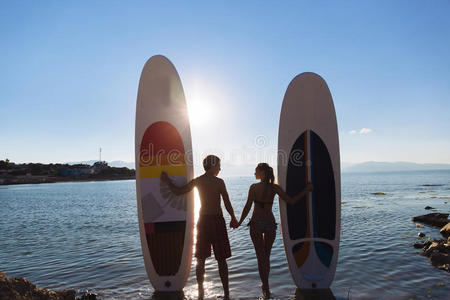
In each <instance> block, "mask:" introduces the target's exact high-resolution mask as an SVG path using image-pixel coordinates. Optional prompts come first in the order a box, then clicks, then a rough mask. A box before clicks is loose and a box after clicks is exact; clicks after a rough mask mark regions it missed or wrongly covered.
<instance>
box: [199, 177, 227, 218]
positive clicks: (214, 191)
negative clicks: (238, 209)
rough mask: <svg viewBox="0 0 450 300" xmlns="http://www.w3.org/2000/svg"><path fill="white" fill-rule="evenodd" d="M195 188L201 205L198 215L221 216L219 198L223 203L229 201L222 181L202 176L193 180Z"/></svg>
mask: <svg viewBox="0 0 450 300" xmlns="http://www.w3.org/2000/svg"><path fill="white" fill-rule="evenodd" d="M195 186H196V187H197V189H198V193H199V196H200V203H201V204H202V206H201V208H200V215H222V209H221V206H220V196H222V197H223V199H224V202H225V203H226V202H227V200H228V201H229V199H228V193H227V190H226V187H225V183H224V182H223V180H222V179H220V178H218V177H216V176H213V175H209V174H203V175H202V176H199V177H197V178H196V179H195Z"/></svg>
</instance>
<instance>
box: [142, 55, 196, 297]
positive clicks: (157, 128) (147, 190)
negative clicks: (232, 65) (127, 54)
mask: <svg viewBox="0 0 450 300" xmlns="http://www.w3.org/2000/svg"><path fill="white" fill-rule="evenodd" d="M188 161H192V149H191V136H190V129H189V120H188V117H187V107H186V101H185V99H184V93H183V90H182V86H181V81H180V79H179V76H178V73H177V72H176V70H175V68H174V67H173V65H172V63H171V62H170V61H169V60H168V59H167V58H165V57H163V56H160V55H158V56H154V57H152V58H150V59H149V60H148V61H147V63H146V65H145V66H144V69H143V71H142V75H141V80H140V83H139V90H138V100H137V107H136V192H137V202H138V217H139V229H140V236H141V245H142V253H143V256H144V261H145V266H146V270H147V274H148V276H149V279H150V282H151V283H152V285H153V286H154V288H155V290H157V291H180V290H182V289H183V287H184V284H185V282H186V280H187V276H188V274H189V271H190V263H191V256H192V240H193V239H192V235H193V209H194V207H193V202H194V201H193V193H187V194H183V195H175V194H173V193H172V192H171V190H170V188H169V186H168V185H167V184H166V183H165V182H162V181H161V180H160V176H161V173H162V172H163V171H164V172H166V173H167V174H168V175H169V177H170V179H171V181H172V182H173V183H174V184H175V185H177V186H182V185H184V184H186V183H187V182H188V181H189V180H191V179H192V177H193V168H192V164H189V163H188Z"/></svg>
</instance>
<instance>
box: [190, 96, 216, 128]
mask: <svg viewBox="0 0 450 300" xmlns="http://www.w3.org/2000/svg"><path fill="white" fill-rule="evenodd" d="M188 110H189V121H190V123H191V124H193V125H197V126H202V125H205V124H207V123H208V121H210V120H211V113H212V111H211V108H210V105H209V103H207V102H206V101H203V100H200V99H194V100H192V101H191V102H189V104H188Z"/></svg>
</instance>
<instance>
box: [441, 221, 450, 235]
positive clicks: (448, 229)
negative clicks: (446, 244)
mask: <svg viewBox="0 0 450 300" xmlns="http://www.w3.org/2000/svg"><path fill="white" fill-rule="evenodd" d="M439 232H440V233H441V234H442V236H444V237H446V238H450V222H449V223H447V225H445V226H444V227H442V228H441V231H439Z"/></svg>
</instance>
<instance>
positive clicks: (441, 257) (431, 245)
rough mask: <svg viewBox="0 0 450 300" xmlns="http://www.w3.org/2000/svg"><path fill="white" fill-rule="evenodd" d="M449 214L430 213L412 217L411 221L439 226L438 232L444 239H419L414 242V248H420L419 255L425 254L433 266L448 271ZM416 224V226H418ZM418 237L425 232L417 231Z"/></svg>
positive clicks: (449, 256)
mask: <svg viewBox="0 0 450 300" xmlns="http://www.w3.org/2000/svg"><path fill="white" fill-rule="evenodd" d="M448 215H449V214H443V213H430V214H426V215H421V216H417V217H413V218H412V221H413V222H420V223H423V224H426V225H430V226H433V227H438V228H439V227H441V229H440V233H441V234H442V236H443V237H444V239H434V240H431V239H427V240H425V241H419V242H416V243H414V245H413V246H414V248H417V249H422V251H421V252H420V255H423V256H426V257H428V258H429V259H430V262H431V264H432V265H433V266H435V267H437V268H438V269H440V270H444V271H447V272H450V220H449V219H448ZM420 226H421V225H420V224H417V227H420ZM418 236H419V237H420V238H424V237H425V234H423V233H422V232H419V233H418Z"/></svg>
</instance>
